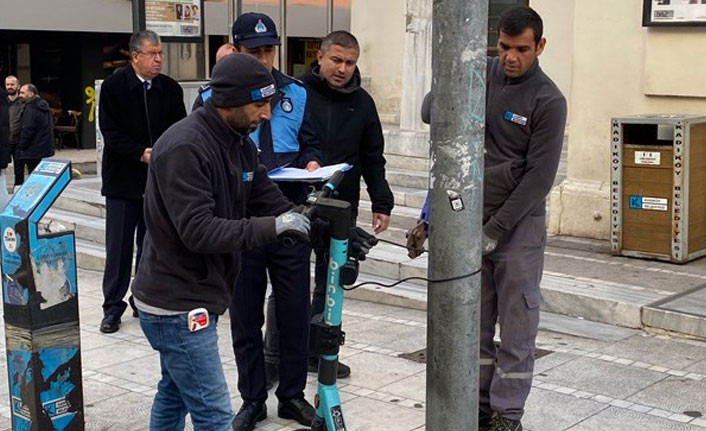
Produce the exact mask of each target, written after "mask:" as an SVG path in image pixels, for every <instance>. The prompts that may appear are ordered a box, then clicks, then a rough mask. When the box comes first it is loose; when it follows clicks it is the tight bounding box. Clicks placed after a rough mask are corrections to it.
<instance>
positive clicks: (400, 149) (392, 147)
mask: <svg viewBox="0 0 706 431" xmlns="http://www.w3.org/2000/svg"><path fill="white" fill-rule="evenodd" d="M387 126H389V125H387ZM383 134H384V136H385V157H387V156H389V155H400V156H412V157H418V158H429V132H415V131H411V130H401V129H399V128H398V127H394V126H393V127H385V130H384V131H383Z"/></svg>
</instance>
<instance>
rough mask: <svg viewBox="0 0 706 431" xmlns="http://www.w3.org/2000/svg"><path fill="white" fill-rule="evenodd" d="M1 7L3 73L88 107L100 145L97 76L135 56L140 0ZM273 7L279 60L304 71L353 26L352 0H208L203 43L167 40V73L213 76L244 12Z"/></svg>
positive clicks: (91, 133)
mask: <svg viewBox="0 0 706 431" xmlns="http://www.w3.org/2000/svg"><path fill="white" fill-rule="evenodd" d="M2 6H3V13H2V14H0V79H2V80H3V83H4V78H5V76H7V75H9V74H12V75H17V76H18V77H19V79H20V81H21V82H32V83H34V84H35V85H36V86H37V88H38V89H39V91H40V94H41V95H42V97H44V98H46V99H47V100H48V101H49V103H50V105H51V106H52V108H53V109H54V110H55V112H56V113H57V115H56V121H59V122H61V121H66V120H67V118H66V113H67V112H68V111H69V110H73V111H80V112H81V117H80V126H79V127H80V129H81V130H80V131H81V137H80V141H81V146H82V147H83V148H92V147H94V146H95V110H96V109H97V106H96V104H95V89H94V82H95V80H100V79H103V78H105V77H107V76H109V75H110V74H111V73H112V72H113V71H114V70H115V69H116V68H118V67H123V66H126V65H127V64H128V60H129V54H128V52H127V50H128V41H129V38H130V34H131V33H132V32H133V21H132V16H133V11H132V7H133V2H132V0H34V1H26V0H5V1H3V3H2ZM249 11H258V12H262V13H267V14H268V15H270V16H271V17H272V18H273V19H274V21H275V23H276V24H277V26H278V27H279V30H280V34H281V35H282V42H283V44H282V49H281V50H280V52H279V53H278V58H279V64H278V66H279V68H280V69H281V70H283V71H286V72H288V73H290V74H294V75H297V74H299V73H301V72H303V70H304V69H305V68H306V67H307V65H308V62H310V61H313V58H315V53H316V50H317V49H318V41H319V39H320V38H321V37H323V36H325V35H326V34H327V32H328V31H330V30H331V29H345V30H349V29H350V21H351V12H350V11H351V0H205V2H204V23H205V27H204V33H205V38H204V42H203V43H166V44H165V65H164V73H166V74H168V75H170V76H172V77H173V78H175V79H177V80H179V81H190V80H196V81H203V80H205V79H207V78H208V76H209V71H210V70H211V67H212V65H213V61H214V58H215V52H216V50H217V49H218V47H219V46H220V45H221V44H222V43H224V42H227V41H228V40H229V35H230V28H231V26H232V22H233V19H234V17H235V16H236V14H237V13H238V12H249Z"/></svg>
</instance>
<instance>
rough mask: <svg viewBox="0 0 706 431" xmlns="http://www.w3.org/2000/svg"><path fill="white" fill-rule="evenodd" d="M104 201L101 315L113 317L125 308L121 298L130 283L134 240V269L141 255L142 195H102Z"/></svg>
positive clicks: (143, 232) (142, 230)
mask: <svg viewBox="0 0 706 431" xmlns="http://www.w3.org/2000/svg"><path fill="white" fill-rule="evenodd" d="M105 203H106V220H105V250H106V259H105V272H104V273H103V316H104V318H109V319H113V320H117V319H120V317H121V316H122V315H123V313H124V312H125V309H126V308H127V304H126V303H125V301H123V298H124V297H125V294H126V293H127V291H128V288H129V287H130V276H131V275H132V254H133V250H134V246H135V243H137V256H136V258H135V270H137V265H138V264H139V262H140V256H141V255H142V240H143V239H144V237H145V219H144V216H143V214H142V199H120V198H105ZM130 305H132V297H130ZM133 308H134V307H133Z"/></svg>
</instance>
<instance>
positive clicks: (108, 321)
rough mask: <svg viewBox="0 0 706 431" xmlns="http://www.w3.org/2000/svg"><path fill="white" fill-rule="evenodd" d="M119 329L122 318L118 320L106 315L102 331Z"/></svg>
mask: <svg viewBox="0 0 706 431" xmlns="http://www.w3.org/2000/svg"><path fill="white" fill-rule="evenodd" d="M118 329H120V319H117V320H116V319H114V318H112V317H104V318H103V320H102V321H101V326H100V331H101V332H102V333H104V334H112V333H113V332H118Z"/></svg>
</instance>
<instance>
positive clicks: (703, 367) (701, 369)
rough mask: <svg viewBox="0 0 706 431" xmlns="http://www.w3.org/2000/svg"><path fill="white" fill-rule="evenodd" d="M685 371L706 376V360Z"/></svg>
mask: <svg viewBox="0 0 706 431" xmlns="http://www.w3.org/2000/svg"><path fill="white" fill-rule="evenodd" d="M685 371H689V372H692V373H698V374H706V360H703V361H699V362H697V363H695V364H694V365H692V366H690V367H688V368H686V369H685Z"/></svg>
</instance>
